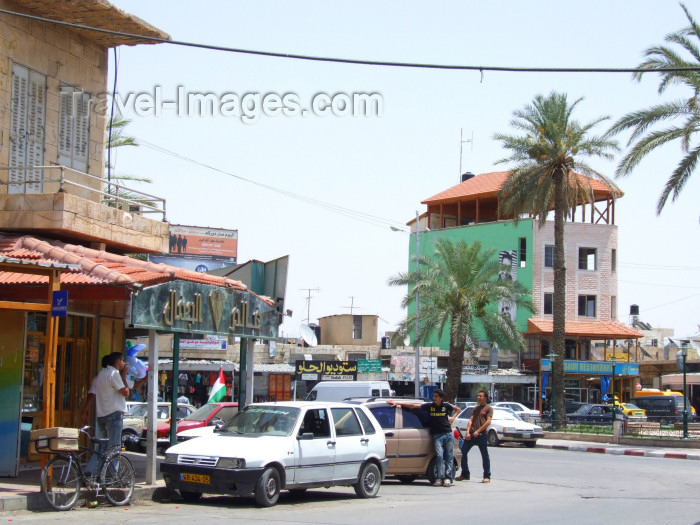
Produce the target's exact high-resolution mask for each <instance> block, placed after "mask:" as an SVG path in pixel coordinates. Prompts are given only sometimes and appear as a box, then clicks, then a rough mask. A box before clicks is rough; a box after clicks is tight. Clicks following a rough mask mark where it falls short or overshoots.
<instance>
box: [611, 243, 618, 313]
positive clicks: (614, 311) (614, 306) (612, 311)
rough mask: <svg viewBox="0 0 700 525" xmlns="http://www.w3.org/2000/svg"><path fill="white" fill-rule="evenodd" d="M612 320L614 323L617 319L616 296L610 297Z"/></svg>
mask: <svg viewBox="0 0 700 525" xmlns="http://www.w3.org/2000/svg"><path fill="white" fill-rule="evenodd" d="M613 251H615V250H613ZM610 319H612V320H613V321H614V320H616V319H617V297H615V296H614V295H613V296H611V297H610Z"/></svg>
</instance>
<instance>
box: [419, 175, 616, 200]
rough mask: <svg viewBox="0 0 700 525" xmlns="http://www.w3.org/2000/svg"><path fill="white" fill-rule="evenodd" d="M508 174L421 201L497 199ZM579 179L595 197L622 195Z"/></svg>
mask: <svg viewBox="0 0 700 525" xmlns="http://www.w3.org/2000/svg"><path fill="white" fill-rule="evenodd" d="M509 173H510V171H494V172H491V173H482V174H480V175H477V176H475V177H472V178H471V179H467V180H465V181H464V182H461V183H460V184H457V185H456V186H452V187H451V188H448V189H446V190H445V191H442V192H440V193H438V194H437V195H433V196H432V197H429V198H427V199H425V200H424V201H422V204H439V203H446V202H456V201H459V200H472V199H475V198H477V197H480V198H487V197H497V196H498V192H499V191H501V188H502V187H503V183H504V182H505V181H506V178H508V174H509ZM579 177H583V178H584V179H587V180H588V181H589V183H590V185H591V189H592V190H593V192H594V193H595V194H596V196H600V197H605V198H607V197H609V196H613V194H614V196H615V197H622V195H623V194H622V192H621V191H618V192H611V191H610V189H609V188H608V187H607V186H606V185H605V184H603V183H602V182H601V181H599V180H597V179H592V178H590V177H586V176H585V175H580V174H579Z"/></svg>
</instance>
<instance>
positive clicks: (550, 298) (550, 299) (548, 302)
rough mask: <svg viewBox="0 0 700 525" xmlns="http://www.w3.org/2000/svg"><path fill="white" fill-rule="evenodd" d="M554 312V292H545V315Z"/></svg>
mask: <svg viewBox="0 0 700 525" xmlns="http://www.w3.org/2000/svg"><path fill="white" fill-rule="evenodd" d="M553 313H554V294H551V293H546V294H544V315H552V314H553Z"/></svg>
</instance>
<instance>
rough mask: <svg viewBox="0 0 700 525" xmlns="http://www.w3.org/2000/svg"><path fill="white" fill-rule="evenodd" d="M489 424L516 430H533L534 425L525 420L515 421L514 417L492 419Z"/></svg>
mask: <svg viewBox="0 0 700 525" xmlns="http://www.w3.org/2000/svg"><path fill="white" fill-rule="evenodd" d="M491 424H492V425H494V426H498V427H501V428H505V427H508V428H515V429H517V430H525V431H527V430H529V431H534V430H535V425H533V424H531V423H526V422H525V421H517V420H515V419H492V420H491Z"/></svg>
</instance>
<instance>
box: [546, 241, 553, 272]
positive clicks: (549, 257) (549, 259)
mask: <svg viewBox="0 0 700 525" xmlns="http://www.w3.org/2000/svg"><path fill="white" fill-rule="evenodd" d="M544 267H545V268H554V246H545V247H544Z"/></svg>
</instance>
